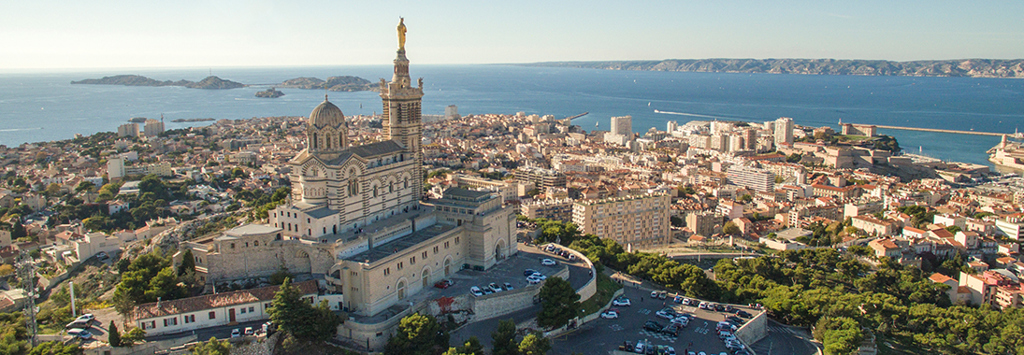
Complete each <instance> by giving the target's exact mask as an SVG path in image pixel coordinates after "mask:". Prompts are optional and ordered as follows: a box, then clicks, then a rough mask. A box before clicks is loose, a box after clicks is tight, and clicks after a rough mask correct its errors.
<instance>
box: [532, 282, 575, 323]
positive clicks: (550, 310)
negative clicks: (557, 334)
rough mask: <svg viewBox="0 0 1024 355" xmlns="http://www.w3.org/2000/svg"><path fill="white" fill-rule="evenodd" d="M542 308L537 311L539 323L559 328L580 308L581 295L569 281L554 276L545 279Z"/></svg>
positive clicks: (540, 293) (541, 293)
mask: <svg viewBox="0 0 1024 355" xmlns="http://www.w3.org/2000/svg"><path fill="white" fill-rule="evenodd" d="M537 296H538V297H540V302H541V309H540V313H537V325H539V326H541V327H547V328H558V327H561V326H564V325H566V324H569V320H570V319H572V318H573V317H576V314H577V313H578V312H579V309H580V302H579V301H580V295H579V294H578V293H576V290H574V289H573V288H572V285H570V284H569V281H566V280H563V279H561V278H558V277H552V278H549V279H547V280H546V281H544V286H541V288H540V292H539V293H538V294H537Z"/></svg>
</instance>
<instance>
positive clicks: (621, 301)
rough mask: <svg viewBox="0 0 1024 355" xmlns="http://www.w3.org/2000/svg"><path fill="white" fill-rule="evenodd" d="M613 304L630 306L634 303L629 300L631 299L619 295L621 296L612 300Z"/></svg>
mask: <svg viewBox="0 0 1024 355" xmlns="http://www.w3.org/2000/svg"><path fill="white" fill-rule="evenodd" d="M612 305H613V306H616V307H629V306H632V304H631V303H630V302H629V299H628V298H625V297H619V298H616V299H614V300H612Z"/></svg>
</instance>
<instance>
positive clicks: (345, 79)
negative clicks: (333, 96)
mask: <svg viewBox="0 0 1024 355" xmlns="http://www.w3.org/2000/svg"><path fill="white" fill-rule="evenodd" d="M278 86H280V87H283V88H294V89H307V90H313V89H317V90H321V89H326V90H327V91H376V90H378V88H377V86H376V85H373V83H371V82H370V81H369V80H366V79H363V78H360V77H357V76H332V77H328V78H327V80H323V79H320V78H313V77H300V78H295V79H289V80H285V81H284V82H282V83H281V85H278Z"/></svg>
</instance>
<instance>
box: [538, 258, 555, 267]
mask: <svg viewBox="0 0 1024 355" xmlns="http://www.w3.org/2000/svg"><path fill="white" fill-rule="evenodd" d="M540 264H541V265H544V266H555V264H558V263H556V262H555V261H554V260H551V259H544V260H541V261H540Z"/></svg>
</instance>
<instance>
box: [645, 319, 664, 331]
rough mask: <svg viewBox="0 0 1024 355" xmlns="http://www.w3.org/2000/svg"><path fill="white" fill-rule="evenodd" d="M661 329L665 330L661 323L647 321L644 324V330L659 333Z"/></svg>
mask: <svg viewBox="0 0 1024 355" xmlns="http://www.w3.org/2000/svg"><path fill="white" fill-rule="evenodd" d="M662 329H665V327H664V326H662V325H661V323H658V322H655V321H653V320H649V321H647V322H645V323H644V330H649V331H652V332H660V331H661V330H662Z"/></svg>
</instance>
